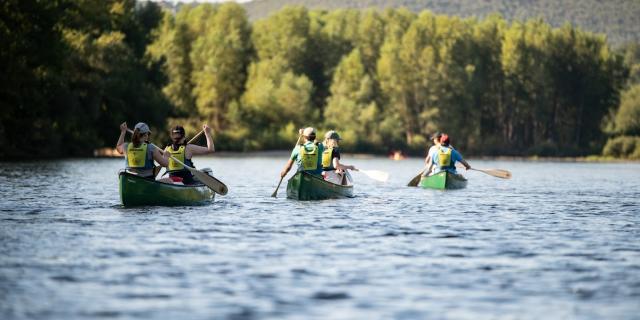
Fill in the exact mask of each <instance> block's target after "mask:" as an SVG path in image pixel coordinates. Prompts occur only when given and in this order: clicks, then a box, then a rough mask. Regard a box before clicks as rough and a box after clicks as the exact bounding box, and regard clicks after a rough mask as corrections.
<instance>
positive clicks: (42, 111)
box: [0, 0, 171, 158]
mask: <svg viewBox="0 0 640 320" xmlns="http://www.w3.org/2000/svg"><path fill="white" fill-rule="evenodd" d="M135 5H136V3H135V1H133V0H130V1H88V0H84V1H73V0H47V1H37V0H7V1H3V3H2V5H0V38H1V39H2V42H1V43H0V65H1V67H0V70H2V72H0V83H1V85H0V108H1V110H2V112H0V143H1V144H2V145H3V146H4V147H5V148H7V152H4V153H3V155H2V156H1V157H0V158H35V157H60V156H75V155H87V154H90V152H91V151H92V150H93V149H94V148H96V147H100V146H104V145H113V143H114V141H115V140H114V139H117V137H116V136H115V135H114V134H115V131H114V128H115V127H117V125H118V123H119V122H121V121H122V119H145V120H147V121H149V122H150V123H152V124H155V125H159V126H164V123H165V119H166V116H167V112H168V111H169V110H170V108H171V107H170V105H169V103H168V102H167V101H166V99H165V98H164V97H163V95H162V94H161V92H160V91H159V90H158V89H157V88H158V87H160V86H161V85H162V83H163V82H164V81H165V77H164V75H162V73H161V72H160V69H159V66H153V65H151V64H149V61H148V60H146V59H145V58H144V55H145V52H146V47H147V45H148V44H149V43H150V42H151V38H150V34H151V30H152V29H153V28H155V27H156V26H157V25H158V22H159V21H160V19H161V18H162V12H161V10H160V9H159V8H158V7H157V6H144V7H141V8H138V9H137V10H136V9H135Z"/></svg>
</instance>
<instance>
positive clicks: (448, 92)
mask: <svg viewBox="0 0 640 320" xmlns="http://www.w3.org/2000/svg"><path fill="white" fill-rule="evenodd" d="M0 11H1V12H0V14H1V17H2V20H0V21H1V23H2V24H0V34H2V36H3V39H7V40H8V41H6V42H4V43H3V44H0V45H1V46H2V50H1V51H0V54H1V55H2V56H1V57H0V58H2V59H0V64H3V67H6V68H7V70H8V71H9V72H7V73H5V74H3V75H2V76H1V77H2V82H3V83H4V85H3V86H2V87H1V88H0V97H1V98H2V99H1V100H0V103H2V108H3V110H4V111H3V112H2V114H1V115H0V142H2V143H3V144H4V145H5V146H9V147H10V150H12V152H11V153H9V154H7V153H4V154H3V158H12V157H42V156H70V155H83V154H87V153H88V152H90V150H92V149H93V148H96V147H100V146H110V145H112V144H113V142H114V141H113V140H114V139H115V137H116V135H117V127H118V123H119V122H121V121H122V120H128V121H129V122H131V123H134V122H137V121H146V122H148V123H150V124H151V125H152V126H153V127H155V128H156V130H155V131H156V132H158V133H160V134H161V135H162V133H163V132H164V131H165V129H166V128H167V126H171V125H174V124H183V125H185V127H187V129H188V131H190V132H191V133H192V134H195V133H196V132H197V130H198V129H197V128H198V126H199V124H201V123H202V122H208V123H209V124H210V125H211V126H212V127H213V128H214V139H215V140H216V143H217V145H218V149H220V150H238V151H246V150H265V149H283V148H290V147H291V145H292V144H293V142H295V141H296V138H297V128H299V127H303V126H308V125H313V126H316V127H318V128H319V129H320V130H328V129H336V130H338V131H339V132H340V133H341V135H342V136H343V138H344V140H343V146H344V147H345V148H346V149H348V150H349V151H354V152H355V151H357V152H375V153H385V152H388V151H390V150H404V151H407V152H410V153H415V154H421V153H422V152H424V150H425V148H426V146H427V143H428V139H427V137H428V135H429V134H430V133H432V132H433V131H436V130H440V131H445V132H448V133H450V134H451V136H452V137H453V143H454V144H455V145H456V147H457V148H459V149H461V150H463V151H464V152H465V154H469V155H541V156H551V155H553V156H565V155H585V154H599V153H600V152H601V151H602V148H603V146H604V145H605V143H606V141H607V139H608V138H609V137H612V138H613V139H616V138H617V137H618V136H622V135H625V136H626V135H629V134H631V135H635V134H637V133H634V132H637V128H638V124H637V122H638V121H637V120H636V121H635V124H634V123H633V121H632V123H631V125H630V126H631V127H633V129H631V130H627V129H621V128H622V127H620V123H621V121H622V120H620V119H627V118H628V117H627V116H619V112H618V110H627V109H630V110H631V111H630V112H631V114H634V113H633V112H636V114H637V109H638V107H637V98H635V97H636V96H634V93H633V91H629V92H631V93H627V91H625V94H623V95H622V100H623V101H622V102H623V103H622V106H625V101H630V102H628V105H630V106H631V107H624V108H623V107H620V108H618V106H619V105H620V92H621V90H625V89H626V88H628V87H629V80H628V79H630V78H632V77H630V74H633V72H632V70H633V63H632V62H631V61H634V60H633V57H629V56H633V54H628V52H631V51H632V50H631V49H628V50H626V51H613V50H612V49H611V48H610V47H609V45H608V43H607V40H606V38H605V37H604V36H602V35H597V34H592V33H589V32H585V31H582V30H581V29H579V28H576V27H573V26H571V25H568V24H567V25H565V26H563V27H561V28H553V27H551V26H550V25H549V24H547V23H546V22H544V21H543V20H541V19H532V20H527V21H516V22H511V23H509V22H507V21H506V20H505V19H503V18H502V17H500V16H498V15H492V16H489V17H487V18H485V19H482V20H478V19H474V18H467V19H462V18H459V17H450V16H444V15H436V14H433V13H431V12H429V11H423V12H420V13H414V12H411V11H409V10H406V9H386V10H384V11H379V10H365V11H358V10H355V9H339V10H332V11H324V10H307V9H305V8H304V7H299V6H297V7H296V6H293V7H285V8H283V9H281V10H280V11H278V12H275V13H274V14H272V15H271V16H269V17H268V18H265V19H262V20H258V21H255V22H253V23H251V22H250V21H249V20H248V18H247V14H246V12H245V9H244V8H243V7H242V6H240V5H238V4H235V3H225V4H221V5H211V4H200V5H193V6H182V7H181V9H180V11H178V12H177V13H175V14H173V13H172V12H169V11H162V10H161V9H160V8H159V7H158V6H157V5H156V4H154V3H151V2H147V3H138V4H136V2H135V1H133V0H109V1H90V0H86V1H65V0H53V1H35V0H31V1H17V0H9V1H8V2H7V5H5V6H2V7H0ZM8 30H10V31H8ZM636 58H637V57H636ZM635 61H636V62H637V60H635ZM634 103H635V104H634ZM634 110H636V111H634ZM620 112H622V111H620ZM625 112H627V111H625ZM636 119H637V118H636ZM634 126H635V127H634ZM625 128H626V127H625ZM634 130H635V131H634ZM638 145H639V146H640V144H638ZM638 149H640V147H639V148H638ZM618 156H624V155H621V154H620V155H618Z"/></svg>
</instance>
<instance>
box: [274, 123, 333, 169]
mask: <svg viewBox="0 0 640 320" xmlns="http://www.w3.org/2000/svg"><path fill="white" fill-rule="evenodd" d="M299 134H300V135H301V136H302V137H303V138H304V143H303V144H301V145H297V146H295V148H293V151H291V156H290V157H289V161H287V164H286V165H285V166H284V169H282V171H281V172H280V177H281V178H283V177H284V176H286V175H287V173H289V170H291V167H292V166H293V163H294V162H295V163H296V164H297V165H298V171H303V172H307V173H310V174H315V175H318V176H320V175H322V157H321V155H322V152H324V146H323V145H322V143H316V142H315V141H316V129H314V128H312V127H308V128H305V129H304V130H302V129H300V131H299Z"/></svg>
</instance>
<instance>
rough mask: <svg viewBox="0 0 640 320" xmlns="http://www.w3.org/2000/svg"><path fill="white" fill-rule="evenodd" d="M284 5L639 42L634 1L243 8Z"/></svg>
mask: <svg viewBox="0 0 640 320" xmlns="http://www.w3.org/2000/svg"><path fill="white" fill-rule="evenodd" d="M286 5H301V6H305V7H307V8H310V9H324V10H335V9H345V8H353V9H362V8H377V9H386V8H400V7H405V8H408V9H409V10H411V11H413V12H420V11H423V10H430V11H432V12H434V13H437V14H445V15H450V16H460V17H477V18H486V17H488V16H490V15H492V14H493V13H499V14H500V15H502V16H503V17H505V19H507V20H509V21H515V20H527V19H531V18H537V17H542V18H544V20H545V21H547V22H548V23H549V24H551V25H552V26H554V27H560V26H562V25H564V24H565V23H567V22H569V23H571V24H572V25H575V26H578V27H580V28H582V29H584V30H588V31H591V32H597V33H604V34H606V35H607V36H608V37H609V39H610V40H611V42H612V43H614V44H622V43H626V42H639V41H640V1H636V0H607V1H601V0H563V1H557V0H483V1H469V0H446V1H441V0H421V1H415V0H254V1H251V2H247V3H245V4H244V6H245V7H246V9H247V12H248V13H249V17H251V19H260V18H264V17H267V16H268V15H270V14H271V13H273V12H275V11H278V10H280V9H281V8H282V7H284V6H286Z"/></svg>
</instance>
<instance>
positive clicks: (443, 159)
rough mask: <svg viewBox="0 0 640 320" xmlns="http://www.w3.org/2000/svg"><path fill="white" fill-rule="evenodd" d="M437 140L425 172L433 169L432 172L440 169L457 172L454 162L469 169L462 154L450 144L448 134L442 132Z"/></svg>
mask: <svg viewBox="0 0 640 320" xmlns="http://www.w3.org/2000/svg"><path fill="white" fill-rule="evenodd" d="M439 142H440V144H439V146H438V147H437V149H436V150H435V152H433V154H432V160H431V163H429V168H428V169H427V170H426V171H425V172H431V170H432V169H433V174H436V173H439V172H441V171H448V172H451V173H457V172H456V162H460V163H462V164H463V165H464V167H465V168H466V169H467V170H469V169H471V166H470V165H469V164H468V163H467V161H465V160H464V159H463V158H462V155H461V154H460V153H459V152H458V151H457V150H456V149H454V148H453V147H452V146H451V145H450V142H451V141H450V139H449V136H448V135H446V134H442V135H441V136H440V140H439Z"/></svg>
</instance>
